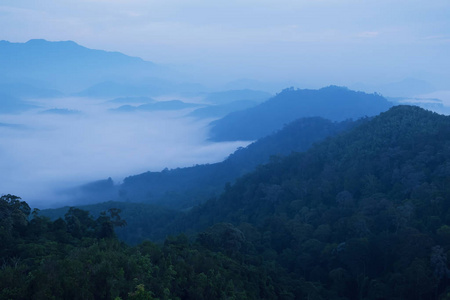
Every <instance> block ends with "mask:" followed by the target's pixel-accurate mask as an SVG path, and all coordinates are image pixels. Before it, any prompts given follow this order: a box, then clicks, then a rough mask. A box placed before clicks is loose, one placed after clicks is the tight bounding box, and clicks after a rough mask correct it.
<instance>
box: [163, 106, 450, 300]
mask: <svg viewBox="0 0 450 300" xmlns="http://www.w3.org/2000/svg"><path fill="white" fill-rule="evenodd" d="M449 147H450V117H446V116H442V115H437V114H435V113H431V112H429V111H425V110H423V109H421V108H418V107H409V106H398V107H394V108H392V109H390V110H389V111H388V112H385V113H382V114H381V115H379V116H378V117H376V118H374V119H373V120H371V121H369V122H366V123H363V124H361V125H360V126H358V127H356V128H354V129H353V130H350V131H349V132H347V133H344V134H341V135H339V136H336V137H333V138H330V139H328V140H326V141H325V142H322V143H320V144H317V145H316V146H314V147H312V149H310V150H309V151H307V152H305V153H298V154H292V155H290V156H288V157H286V158H283V159H280V160H279V161H276V162H272V163H270V164H268V165H265V166H261V167H260V168H258V169H257V170H256V171H255V172H252V173H250V174H249V175H246V176H244V177H242V178H241V179H239V180H238V181H237V183H236V184H235V185H234V186H232V187H230V188H228V189H227V191H226V192H225V193H223V194H222V195H221V196H220V197H219V198H217V199H216V200H211V201H208V202H207V203H205V205H203V206H201V207H199V208H197V209H195V210H193V211H191V212H190V213H189V214H186V216H185V217H184V218H183V219H181V220H178V221H177V222H175V223H174V224H173V225H172V230H175V229H180V228H183V230H189V228H186V225H185V224H190V228H191V230H193V231H194V232H195V231H197V230H199V229H200V228H206V227H207V226H211V225H213V224H217V223H218V222H230V223H232V224H234V226H237V228H238V229H239V230H240V231H241V232H242V233H243V234H244V236H245V237H246V239H247V241H250V242H251V244H252V246H253V247H254V248H253V249H254V250H255V251H256V252H257V253H259V254H260V255H262V256H263V257H264V259H266V260H273V261H276V262H277V263H278V264H280V265H281V266H283V268H286V269H287V270H288V271H289V272H292V274H296V275H295V276H298V277H301V278H303V279H304V280H306V281H310V282H313V285H314V286H315V287H316V291H315V292H314V293H316V292H317V293H318V294H322V297H323V298H324V299H330V297H331V296H330V295H328V296H326V293H327V292H326V291H332V292H333V293H335V294H334V297H343V298H339V299H344V298H345V299H388V298H389V299H432V298H436V297H437V298H439V297H438V296H437V295H445V294H446V293H447V292H448V291H447V287H448V284H449V277H448V274H450V271H449V265H448V264H447V256H448V255H449V254H450V227H449V226H448V225H447V224H448V222H449V220H450V202H449V201H448V195H450V185H449V184H448V183H449V180H450V168H449V166H450V151H449ZM181 224H184V227H181ZM205 243H209V244H211V245H214V247H223V248H227V247H232V245H233V242H232V241H226V242H223V241H220V240H217V239H215V238H214V237H213V236H208V235H207V236H205ZM318 299H319V298H318ZM337 299H338V298H337Z"/></svg>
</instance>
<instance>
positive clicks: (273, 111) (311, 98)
mask: <svg viewBox="0 0 450 300" xmlns="http://www.w3.org/2000/svg"><path fill="white" fill-rule="evenodd" d="M391 106H392V104H391V103H390V102H389V101H387V100H386V99H385V98H383V97H381V96H380V95H377V94H366V93H363V92H355V91H351V90H348V89H346V88H343V87H336V86H330V87H326V88H322V89H320V90H307V89H305V90H295V89H293V88H291V89H285V90H283V91H282V92H281V93H279V94H277V95H276V96H275V97H273V98H271V99H269V100H268V101H266V102H263V103H261V104H260V105H258V106H255V107H252V108H249V109H246V110H242V111H237V112H234V113H231V114H229V115H227V116H226V117H224V118H222V119H220V120H217V121H214V122H212V123H211V131H210V135H211V140H214V141H234V140H257V139H259V138H261V137H263V136H266V135H268V134H270V133H272V132H273V131H275V130H278V129H280V128H281V127H282V126H283V125H284V124H287V123H289V122H292V121H293V120H296V119H298V118H302V117H315V116H320V117H323V118H325V119H329V120H332V121H342V120H346V119H359V118H361V117H364V116H374V115H377V114H379V113H380V112H383V111H386V110H387V109H389V107H391Z"/></svg>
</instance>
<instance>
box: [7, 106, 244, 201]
mask: <svg viewBox="0 0 450 300" xmlns="http://www.w3.org/2000/svg"><path fill="white" fill-rule="evenodd" d="M35 103H36V105H39V106H40V107H39V108H36V109H33V110H30V111H27V112H24V113H21V114H14V115H0V123H1V124H3V125H5V124H6V125H5V126H0V137H1V139H2V143H1V144H0V155H1V157H2V159H1V160H0V169H1V170H3V172H1V173H0V193H1V194H15V195H17V196H20V197H22V198H23V199H24V200H25V201H27V202H28V203H30V205H31V206H34V207H41V208H42V207H51V206H55V205H61V203H64V199H62V198H61V195H60V194H59V193H58V191H61V190H63V189H66V188H70V187H74V186H77V185H80V184H84V183H87V182H91V181H94V180H99V179H106V178H108V177H112V179H113V180H114V181H115V182H116V183H118V182H120V181H121V180H122V179H123V178H124V177H126V176H129V175H134V174H138V173H142V172H145V171H159V170H162V169H164V168H169V169H170V168H177V167H185V166H192V165H195V164H204V163H212V162H217V161H221V160H223V159H224V158H225V157H226V156H227V155H229V154H230V153H232V152H233V151H234V150H235V149H236V148H238V147H240V146H245V145H246V144H247V142H230V143H211V142H206V139H207V137H208V136H207V135H208V128H207V124H208V122H209V121H210V120H202V121H198V120H194V119H192V118H187V117H185V115H186V114H187V113H189V112H190V111H189V110H178V111H160V112H143V111H138V112H133V113H119V112H113V111H110V110H109V109H111V108H114V107H117V105H114V104H111V103H108V102H106V100H105V99H92V98H60V99H51V100H49V99H45V100H39V101H35ZM10 124H13V125H15V126H8V125H10ZM16 125H20V126H16ZM99 200H105V201H107V200H109V199H99Z"/></svg>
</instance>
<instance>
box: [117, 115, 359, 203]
mask: <svg viewBox="0 0 450 300" xmlns="http://www.w3.org/2000/svg"><path fill="white" fill-rule="evenodd" d="M352 126H354V123H353V122H350V121H346V122H341V123H335V122H331V121H328V120H325V119H322V118H318V117H316V118H305V119H300V120H297V121H295V122H292V123H291V124H289V125H287V126H285V127H284V128H283V129H282V130H280V131H278V132H276V133H274V134H272V135H270V136H267V137H265V138H262V139H260V140H258V141H256V142H255V143H252V144H250V145H249V146H248V147H246V148H241V149H238V150H237V151H236V152H235V153H233V154H232V155H230V156H229V157H228V158H227V159H226V160H225V161H223V162H220V163H215V164H207V165H197V166H193V167H188V168H177V169H173V170H166V171H162V172H146V173H143V174H140V175H135V176H130V177H127V178H125V180H124V182H123V184H121V185H120V187H119V190H120V191H119V194H120V195H121V199H122V200H131V201H135V202H136V201H139V202H147V203H157V204H160V205H164V206H166V207H171V208H176V209H180V208H187V207H190V206H193V205H197V204H199V203H201V202H203V201H205V200H207V199H208V198H210V197H211V196H215V195H217V194H218V193H220V192H221V191H223V187H224V185H225V183H227V182H231V183H232V182H234V180H235V179H236V178H237V177H239V176H242V175H243V174H245V173H247V172H250V171H253V170H254V169H255V167H256V166H258V165H260V164H264V163H267V162H269V159H270V157H271V156H272V155H275V156H276V155H287V154H290V153H291V152H296V151H297V152H298V151H300V152H301V151H305V150H307V149H308V148H309V147H310V146H311V145H312V144H313V143H314V142H317V141H320V140H323V139H324V138H326V137H328V136H330V135H334V134H337V133H338V132H340V131H343V130H345V129H348V128H350V127H352Z"/></svg>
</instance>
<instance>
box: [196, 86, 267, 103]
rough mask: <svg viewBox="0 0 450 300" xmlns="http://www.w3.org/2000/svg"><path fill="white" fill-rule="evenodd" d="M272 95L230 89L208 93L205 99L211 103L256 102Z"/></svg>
mask: <svg viewBox="0 0 450 300" xmlns="http://www.w3.org/2000/svg"><path fill="white" fill-rule="evenodd" d="M271 96H272V95H271V94H269V93H266V92H262V91H254V90H248V89H243V90H229V91H223V92H215V93H210V94H208V95H207V96H206V97H205V98H204V101H205V102H206V103H211V104H228V103H231V102H234V101H240V100H249V101H255V102H263V101H265V100H267V99H269V98H270V97H271Z"/></svg>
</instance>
